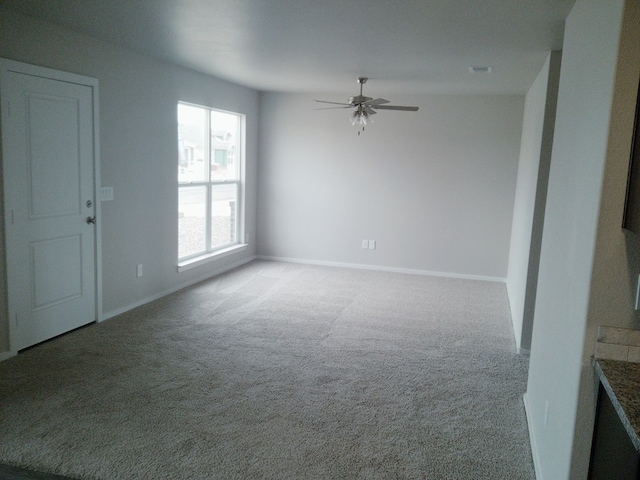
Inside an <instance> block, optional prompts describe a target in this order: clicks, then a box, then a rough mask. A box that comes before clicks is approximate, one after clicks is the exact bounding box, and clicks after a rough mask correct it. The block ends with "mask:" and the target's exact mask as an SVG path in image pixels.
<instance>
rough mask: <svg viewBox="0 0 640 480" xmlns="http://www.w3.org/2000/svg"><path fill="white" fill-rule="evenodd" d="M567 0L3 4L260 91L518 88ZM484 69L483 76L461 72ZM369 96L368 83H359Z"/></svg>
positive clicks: (554, 32)
mask: <svg viewBox="0 0 640 480" xmlns="http://www.w3.org/2000/svg"><path fill="white" fill-rule="evenodd" d="M574 2H575V0H133V1H132V0H0V3H1V4H2V5H5V6H7V7H9V8H13V9H15V10H18V11H20V12H22V13H25V14H28V15H31V16H35V17H39V18H43V19H46V20H49V21H52V22H55V23H58V24H61V25H63V26H66V27H68V28H70V29H72V30H77V31H79V32H83V33H86V34H89V35H92V36H95V37H98V38H101V39H104V40H107V41H109V42H112V43H117V44H120V45H123V46H126V47H128V48H131V49H134V50H137V51H140V52H143V53H147V54H151V55H153V56H156V57H159V58H162V59H165V60H168V61H171V62H173V63H176V64H179V65H183V66H185V67H188V68H192V69H194V70H197V71H200V72H203V73H207V74H210V75H213V76H216V77H219V78H223V79H226V80H229V81H232V82H234V83H238V84H241V85H245V86H248V87H251V88H254V89H257V90H261V91H286V92H310V91H313V92H318V91H326V92H341V93H343V94H345V95H353V94H355V93H357V84H356V83H355V81H356V77H358V76H367V77H369V78H371V81H370V82H369V84H367V89H370V90H369V91H371V90H373V88H372V87H373V84H374V83H375V87H376V88H375V90H376V91H377V90H380V91H383V90H384V93H385V94H387V93H388V92H392V93H412V94H413V93H504V94H513V93H515V94H524V93H526V91H527V90H528V88H529V87H530V85H531V83H532V82H533V80H534V79H535V77H536V75H537V73H538V72H539V70H540V68H541V67H542V65H543V63H544V60H545V58H546V55H547V53H548V52H549V51H550V50H554V49H560V48H562V36H563V31H564V20H565V19H566V17H567V15H568V14H569V11H570V9H571V7H572V6H573V3H574ZM470 66H490V67H492V68H493V72H492V73H489V74H479V73H469V67H470ZM365 93H367V90H365Z"/></svg>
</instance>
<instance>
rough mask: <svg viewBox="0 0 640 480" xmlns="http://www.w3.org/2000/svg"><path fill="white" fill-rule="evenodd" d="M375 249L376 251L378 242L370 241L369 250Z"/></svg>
mask: <svg viewBox="0 0 640 480" xmlns="http://www.w3.org/2000/svg"><path fill="white" fill-rule="evenodd" d="M375 249H376V241H375V240H369V250H375Z"/></svg>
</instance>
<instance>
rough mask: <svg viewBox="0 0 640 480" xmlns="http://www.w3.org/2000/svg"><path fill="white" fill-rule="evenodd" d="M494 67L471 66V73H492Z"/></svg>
mask: <svg viewBox="0 0 640 480" xmlns="http://www.w3.org/2000/svg"><path fill="white" fill-rule="evenodd" d="M492 71H493V67H469V73H491V72H492Z"/></svg>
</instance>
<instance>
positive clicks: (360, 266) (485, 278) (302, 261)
mask: <svg viewBox="0 0 640 480" xmlns="http://www.w3.org/2000/svg"><path fill="white" fill-rule="evenodd" d="M256 258H257V259H259V260H268V261H272V262H285V263H299V264H302V265H319V266H322V267H339V268H355V269H360V270H375V271H379V272H392V273H408V274H411V275H426V276H431V277H447V278H460V279H463V280H481V281H485V282H499V283H505V282H506V281H507V279H506V278H502V277H488V276H483V275H466V274H459V273H448V272H434V271H430V270H415V269H411V268H396V267H383V266H379V265H363V264H359V263H342V262H327V261H322V260H307V259H303V258H287V257H272V256H269V255H257V256H256Z"/></svg>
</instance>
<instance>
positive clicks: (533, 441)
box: [522, 393, 544, 480]
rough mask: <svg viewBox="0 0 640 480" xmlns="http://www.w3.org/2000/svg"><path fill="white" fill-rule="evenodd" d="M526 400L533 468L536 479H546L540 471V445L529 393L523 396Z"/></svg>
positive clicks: (525, 407)
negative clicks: (538, 444) (535, 432)
mask: <svg viewBox="0 0 640 480" xmlns="http://www.w3.org/2000/svg"><path fill="white" fill-rule="evenodd" d="M522 400H523V401H524V411H525V414H526V416H527V430H529V443H530V445H531V455H532V456H533V468H534V470H535V474H536V480H544V478H543V476H542V473H541V472H540V457H539V456H538V447H537V445H536V435H535V434H534V431H533V421H532V420H531V407H530V406H529V401H528V400H527V394H526V393H525V394H524V395H523V396H522Z"/></svg>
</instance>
